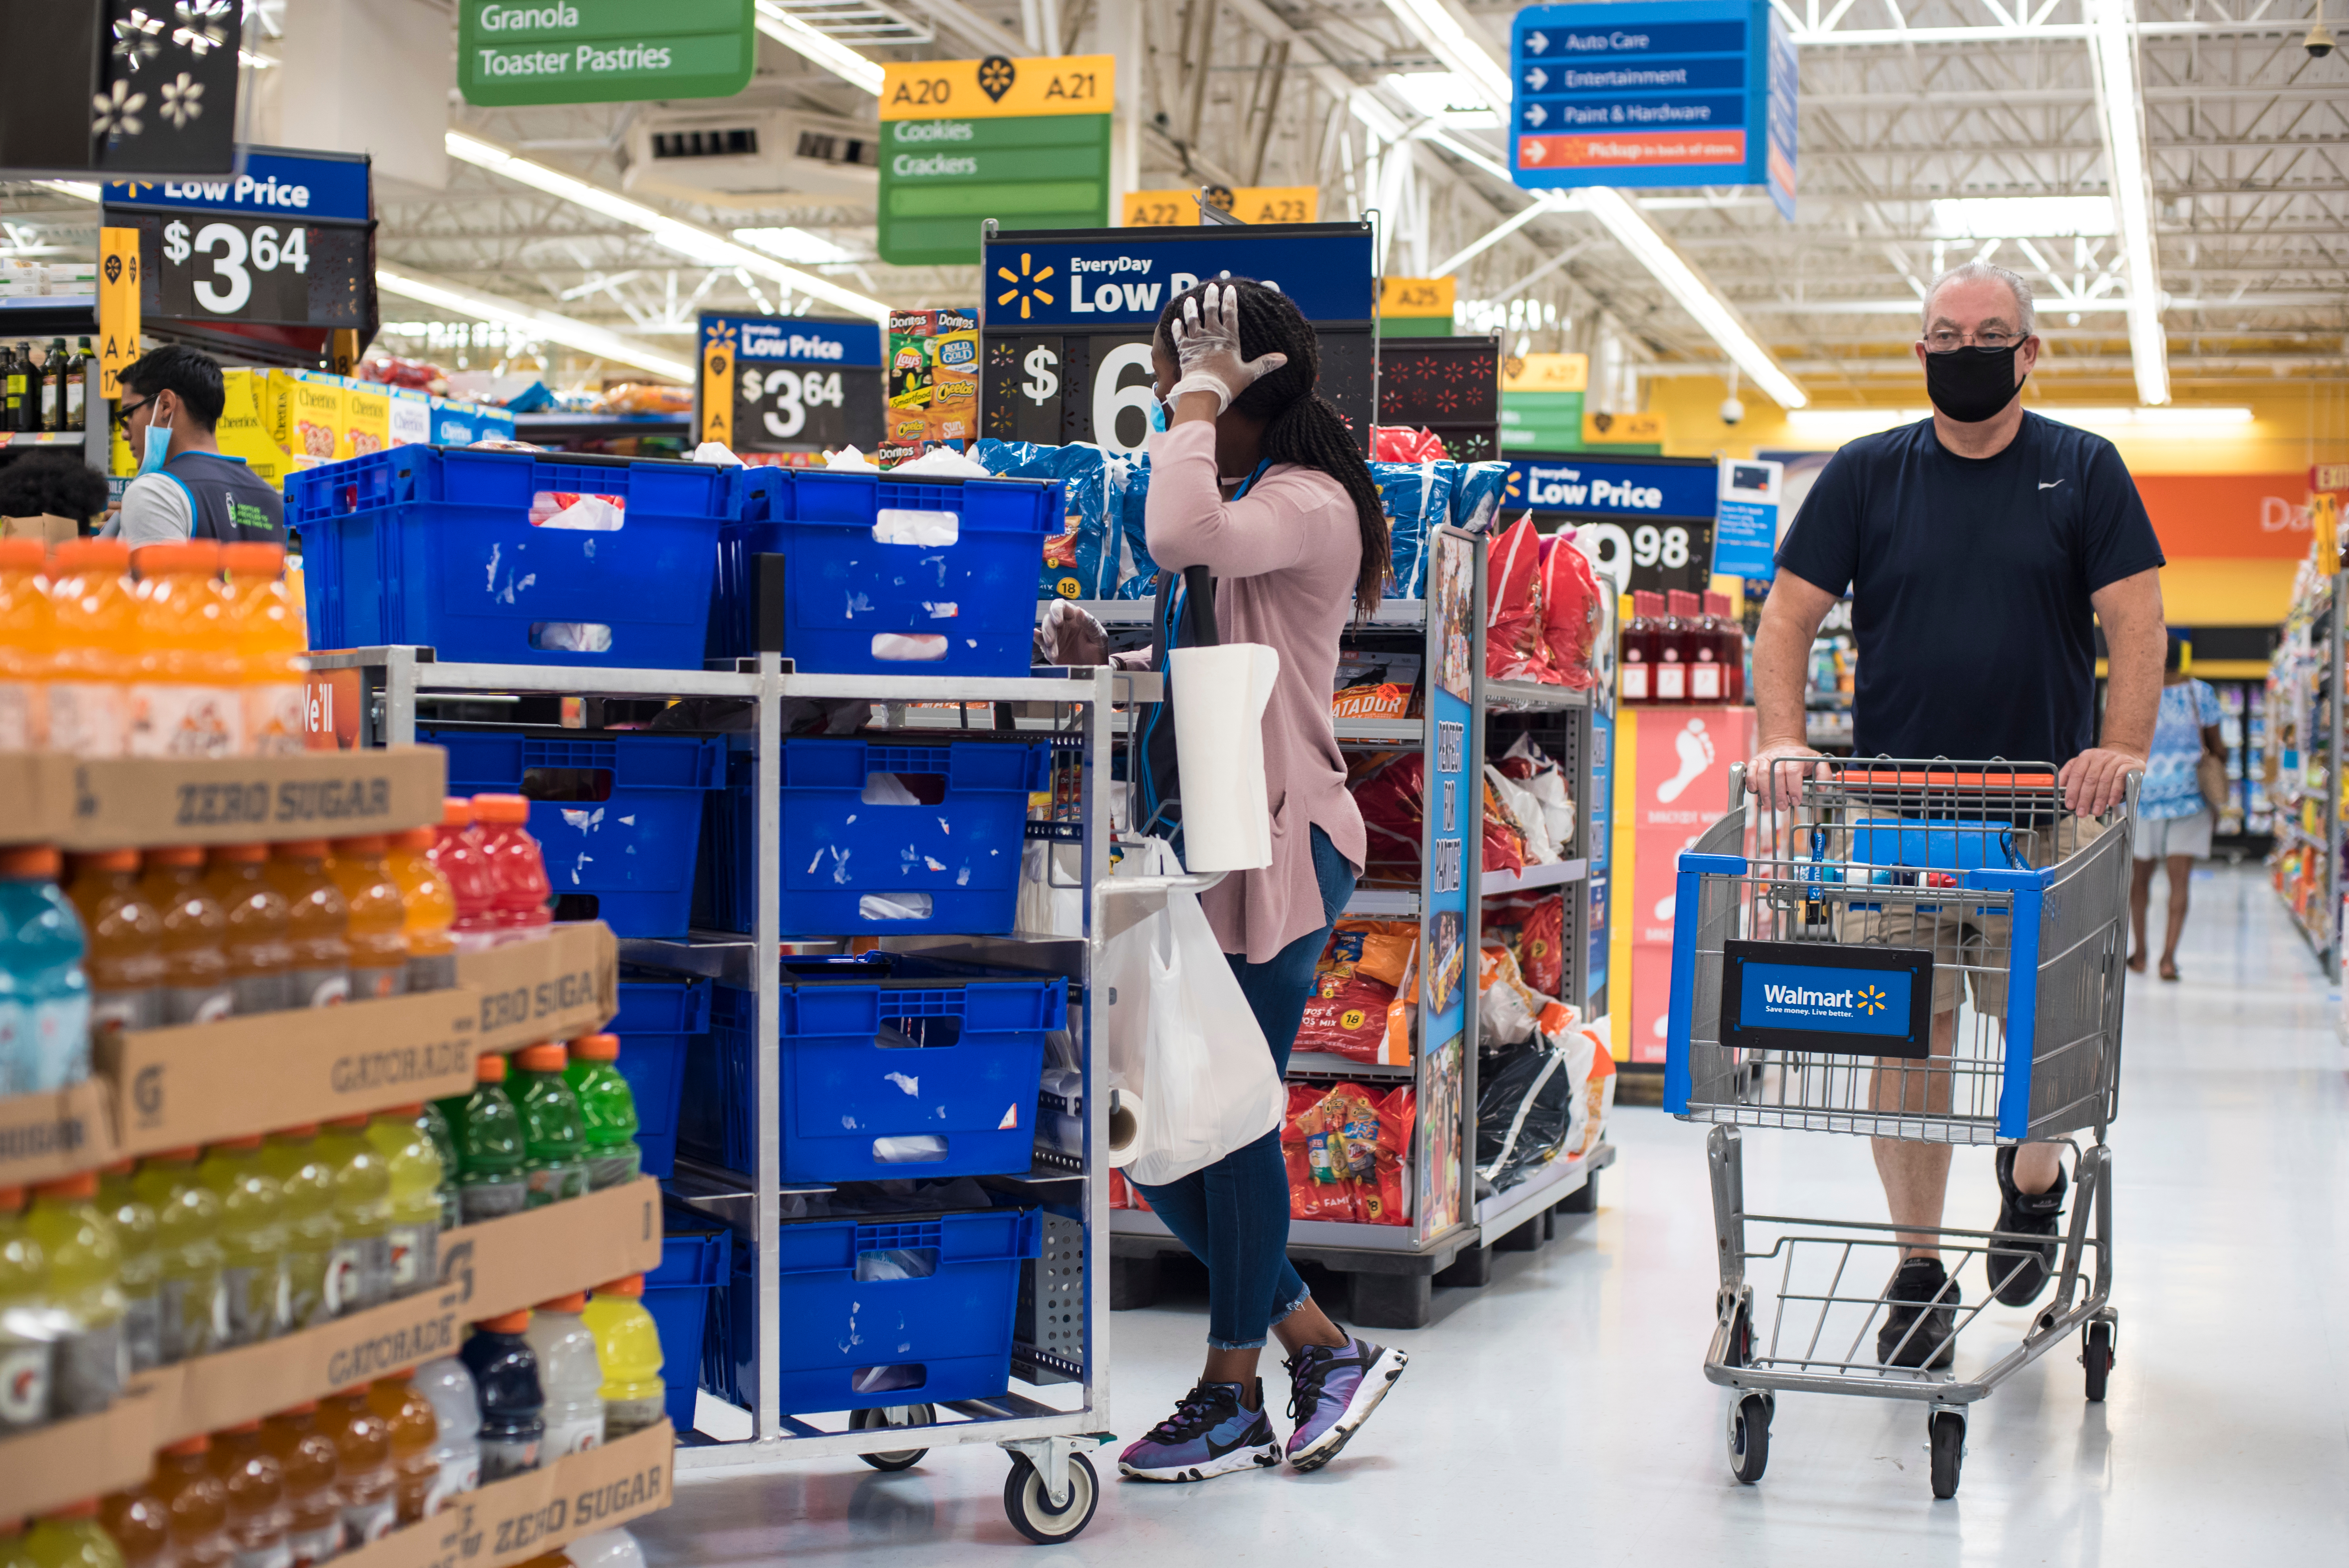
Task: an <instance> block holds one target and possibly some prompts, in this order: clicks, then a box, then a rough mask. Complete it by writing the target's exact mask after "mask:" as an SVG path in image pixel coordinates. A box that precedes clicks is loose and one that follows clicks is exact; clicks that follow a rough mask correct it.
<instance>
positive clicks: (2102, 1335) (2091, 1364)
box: [2080, 1323, 2113, 1405]
mask: <svg viewBox="0 0 2349 1568" xmlns="http://www.w3.org/2000/svg"><path fill="white" fill-rule="evenodd" d="M2080 1365H2081V1366H2083V1367H2086V1368H2087V1369H2088V1403H2090V1404H2091V1405H2101V1404H2103V1403H2104V1402H2105V1379H2106V1378H2107V1377H2111V1376H2112V1371H2113V1326H2112V1325H2111V1324H2109V1323H2092V1324H2090V1325H2088V1333H2087V1337H2086V1340H2085V1343H2084V1344H2083V1345H2082V1346H2081V1350H2080Z"/></svg>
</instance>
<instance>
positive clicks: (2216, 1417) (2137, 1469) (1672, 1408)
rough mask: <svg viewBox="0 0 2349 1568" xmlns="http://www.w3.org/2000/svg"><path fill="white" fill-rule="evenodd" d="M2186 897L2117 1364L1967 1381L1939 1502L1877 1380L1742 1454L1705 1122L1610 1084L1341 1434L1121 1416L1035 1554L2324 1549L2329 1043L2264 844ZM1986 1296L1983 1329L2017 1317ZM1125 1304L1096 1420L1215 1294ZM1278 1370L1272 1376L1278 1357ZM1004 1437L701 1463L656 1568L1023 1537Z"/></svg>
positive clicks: (1202, 1557)
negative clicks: (1556, 1225) (1720, 1366)
mask: <svg viewBox="0 0 2349 1568" xmlns="http://www.w3.org/2000/svg"><path fill="white" fill-rule="evenodd" d="M2160 897H2161V894H2160V892H2158V891H2157V893H2156V904H2155V909H2154V913H2153V918H2154V921H2155V922H2156V924H2155V929H2156V930H2157V931H2158V930H2159V929H2160V927H2159V921H2160V920H2161V918H2162V914H2161V906H2160V903H2159V900H2160ZM2195 901H2196V903H2195V909H2194V913H2193V918H2192V921H2191V923H2190V924H2189V928H2188V933H2187V940H2186V944H2185V947H2184V950H2183V953H2182V955H2181V959H2180V963H2181V965H2182V967H2183V969H2184V971H2185V975H2186V978H2185V980H2184V981H2183V982H2182V983H2181V984H2178V985H2160V984H2159V983H2158V982H2155V981H2152V980H2149V979H2148V980H2146V981H2142V982H2135V983H2133V984H2132V985H2131V988H2130V992H2129V999H2128V1023H2127V1037H2126V1038H2127V1068H2126V1072H2125V1077H2124V1087H2123V1095H2122V1111H2121V1119H2120V1120H2119V1121H2118V1122H2117V1123H2116V1125H2115V1129H2114V1134H2113V1147H2114V1150H2115V1174H2116V1183H2115V1209H2116V1228H2117V1232H2118V1245H2117V1248H2116V1275H2117V1278H2116V1303H2117V1305H2118V1307H2119V1310H2120V1313H2121V1315H2122V1338H2121V1343H2120V1356H2119V1361H2118V1364H2117V1366H2116V1368H2115V1369H2114V1373H2113V1380H2112V1389H2111V1396H2110V1398H2109V1400H2108V1401H2107V1402H2106V1404H2105V1405H2103V1406H2102V1407H2096V1406H2091V1405H2088V1404H2086V1403H2085V1401H2084V1400H2083V1399H2082V1398H2081V1373H2080V1368H2079V1367H2078V1365H2077V1364H2076V1362H2075V1360H2074V1358H2073V1353H2072V1352H2071V1351H2069V1350H2057V1351H2054V1352H2052V1353H2051V1354H2049V1355H2048V1356H2046V1357H2044V1358H2042V1359H2041V1360H2040V1361H2039V1362H2038V1363H2037V1364H2036V1365H2034V1366H2033V1367H2030V1368H2027V1369H2025V1370H2024V1371H2023V1373H2022V1374H2020V1375H2019V1376H2018V1377H2016V1378H2015V1379H2014V1380H2013V1381H2012V1382H2010V1383H2009V1384H2007V1385H2006V1386H2005V1387H2002V1389H2001V1390H2000V1391H1999V1392H1998V1393H1997V1394H1996V1395H1995V1396H1994V1397H1993V1398H1992V1399H1991V1400H1990V1401H1989V1402H1988V1403H1987V1404H1986V1405H1983V1406H1979V1407H1977V1408H1976V1413H1975V1417H1974V1420H1973V1424H1972V1429H1971V1433H1970V1434H1969V1451H1968V1455H1967V1460H1966V1464H1965V1471H1964V1482H1963V1485H1962V1487H1961V1491H1960V1492H1959V1494H1958V1496H1957V1498H1956V1499H1955V1500H1954V1501H1949V1502H1942V1503H1936V1502H1934V1501H1932V1498H1931V1494H1930V1491H1929V1489H1928V1485H1927V1480H1926V1476H1925V1470H1924V1465H1925V1449H1924V1420H1923V1416H1922V1414H1921V1412H1920V1410H1919V1409H1917V1408H1915V1407H1912V1406H1909V1405H1895V1404H1892V1403H1889V1402H1885V1401H1877V1400H1865V1399H1850V1398H1804V1397H1802V1396H1796V1395H1789V1396H1786V1397H1785V1398H1782V1399H1781V1400H1780V1401H1779V1404H1778V1413H1777V1418H1776V1421H1775V1426H1774V1428H1773V1442H1772V1450H1771V1458H1770V1468H1769V1473H1768V1475H1767V1477H1766V1478H1765V1479H1764V1480H1763V1482H1762V1484H1761V1485H1760V1486H1758V1487H1754V1488H1743V1487H1739V1486H1737V1485H1735V1484H1734V1483H1733V1481H1732V1480H1731V1479H1730V1477H1729V1475H1728V1472H1727V1469H1726V1466H1725V1463H1724V1459H1723V1437H1722V1432H1723V1416H1724V1411H1725V1408H1726V1407H1725V1398H1726V1396H1725V1395H1724V1394H1723V1393H1722V1392H1721V1391H1720V1390H1717V1389H1715V1388H1713V1387H1712V1386H1711V1385H1709V1384H1707V1383H1706V1382H1705V1381H1704V1379H1703V1377H1702V1375H1701V1373H1700V1372H1699V1369H1698V1367H1699V1363H1700V1360H1701V1358H1702V1353H1703V1349H1704V1345H1705V1341H1706V1338H1707V1336H1708V1334H1709V1332H1710V1326H1711V1316H1712V1302H1713V1284H1714V1272H1713V1229H1712V1221H1711V1217H1710V1209H1709V1202H1708V1199H1707V1196H1706V1188H1705V1181H1704V1161H1703V1151H1702V1130H1699V1129H1695V1128H1691V1127H1686V1126H1682V1125H1681V1124H1680V1123H1678V1122H1675V1121H1673V1120H1671V1119H1669V1118H1666V1117H1664V1116H1663V1115H1662V1114H1661V1112H1658V1111H1655V1110H1627V1111H1624V1112H1621V1113H1619V1116H1618V1118H1617V1127H1616V1131H1615V1134H1614V1136H1615V1138H1616V1140H1617V1141H1618V1143H1619V1145H1620V1146H1621V1149H1622V1151H1623V1156H1622V1163H1621V1164H1620V1165H1619V1166H1618V1167H1617V1168H1616V1169H1615V1170H1614V1171H1609V1173H1608V1175H1607V1179H1606V1181H1605V1184H1604V1185H1605V1192H1604V1197H1603V1200H1602V1207H1601V1211H1600V1212H1599V1214H1598V1215H1597V1217H1596V1218H1595V1219H1589V1220H1576V1221H1572V1222H1564V1223H1565V1224H1566V1226H1567V1228H1565V1229H1562V1230H1561V1232H1560V1234H1559V1237H1558V1239H1557V1240H1556V1241H1554V1242H1552V1243H1550V1244H1549V1245H1548V1246H1547V1247H1545V1248H1543V1249H1542V1250H1541V1251H1540V1252H1538V1253H1504V1254H1501V1255H1500V1256H1499V1257H1497V1258H1496V1259H1495V1270H1494V1276H1493V1281H1492V1283H1491V1284H1489V1285H1487V1286H1485V1288H1484V1289H1482V1290H1465V1289H1461V1290H1444V1291H1439V1292H1438V1293H1437V1318H1436V1321H1435V1322H1434V1323H1433V1325H1431V1326H1429V1327H1427V1328H1425V1329H1423V1330H1421V1331H1419V1332H1416V1333H1412V1334H1398V1335H1394V1336H1392V1338H1393V1339H1394V1340H1395V1341H1396V1342H1398V1343H1401V1344H1402V1345H1405V1346H1408V1347H1409V1348H1410V1350H1411V1352H1412V1355H1413V1364H1412V1367H1411V1369H1410V1371H1409V1372H1408V1373H1407V1374H1406V1375H1405V1376H1404V1377H1403V1379H1402V1382H1401V1383H1399V1384H1398V1385H1397V1386H1396V1390H1395V1392H1394V1394H1393V1396H1392V1398H1389V1400H1388V1401H1387V1403H1386V1405H1385V1406H1384V1407H1383V1408H1382V1409H1381V1411H1380V1413H1379V1415H1378V1417H1377V1418H1375V1419H1374V1420H1373V1421H1372V1422H1371V1425H1370V1426H1369V1427H1368V1428H1366V1429H1364V1432H1363V1435H1362V1436H1361V1438H1359V1439H1357V1440H1356V1441H1355V1443H1354V1445H1353V1446H1352V1447H1351V1448H1350V1449H1349V1450H1348V1451H1347V1453H1346V1454H1345V1455H1344V1456H1343V1457H1341V1458H1340V1460H1338V1461H1337V1462H1336V1463H1334V1464H1332V1465H1330V1467H1329V1468H1328V1469H1327V1470H1322V1471H1320V1472H1319V1473H1318V1474H1314V1475H1310V1476H1300V1475H1296V1474H1293V1473H1290V1472H1288V1471H1286V1470H1279V1471H1268V1472H1259V1473H1249V1474H1243V1475H1237V1476H1230V1477H1226V1478H1224V1479H1221V1480H1214V1481H1210V1482H1207V1483H1206V1484H1204V1485H1198V1486H1174V1487H1147V1486H1141V1485H1136V1484H1131V1483H1127V1484H1120V1483H1118V1482H1117V1481H1115V1480H1109V1479H1108V1478H1109V1477H1111V1476H1112V1475H1113V1473H1114V1464H1113V1456H1114V1452H1115V1450H1114V1449H1112V1450H1109V1451H1108V1452H1107V1453H1105V1454H1104V1455H1103V1456H1102V1458H1103V1461H1104V1462H1103V1463H1102V1466H1101V1469H1102V1474H1103V1476H1104V1479H1105V1481H1106V1491H1107V1495H1106V1496H1105V1497H1104V1498H1103V1499H1102V1504H1101V1510H1100V1513H1099V1514H1098V1516H1097V1517H1096V1519H1095V1520H1094V1522H1093V1524H1092V1528H1091V1529H1090V1530H1089V1531H1088V1532H1086V1533H1085V1534H1084V1535H1083V1536H1082V1537H1081V1538H1080V1539H1079V1540H1078V1541H1076V1542H1072V1543H1071V1544H1069V1545H1067V1546H1063V1547H1060V1548H1057V1549H1055V1552H1056V1559H1055V1560H1061V1561H1068V1562H1083V1563H1120V1564H1126V1563H1184V1564H1191V1563H1216V1564H1229V1565H1234V1568H1237V1565H1240V1564H1251V1563H1281V1564H1288V1565H1300V1568H1301V1565H1308V1564H1322V1563H1339V1562H1349V1563H1363V1562H1371V1563H1385V1562H1405V1561H1417V1562H1430V1561H1435V1562H1449V1563H1492V1564H1495V1565H1496V1568H1499V1565H1504V1564H1509V1563H1516V1562H1518V1561H1537V1562H1541V1563H1577V1562H1581V1563H1640V1564H1641V1565H1643V1568H1673V1565H1677V1564H1682V1563H1687V1564H1699V1565H1702V1568H1715V1565H1717V1564H1722V1563H1735V1562H1754V1561H1762V1562H1769V1563H1800V1564H1804V1565H1805V1568H1814V1565H1816V1568H1829V1565H1832V1564H1842V1563H1852V1564H1858V1565H1865V1568H1884V1565H1888V1564H1893V1563H1997V1564H1999V1565H2000V1568H2014V1565H2018V1564H2026V1563H2062V1564H2067V1565H2069V1564H2089V1563H2120V1564H2129V1565H2131V1568H2138V1565H2147V1564H2163V1563H2221V1564H2234V1563H2251V1564H2260V1565H2261V1568H2281V1565H2284V1564H2298V1563H2343V1562H2344V1561H2349V1486H2344V1478H2349V1420H2344V1414H2343V1412H2344V1409H2349V1333H2344V1330H2343V1328H2342V1327H2341V1320H2340V1319H2338V1318H2336V1316H2335V1315H2334V1311H2335V1309H2336V1308H2337V1307H2338V1306H2339V1305H2340V1304H2341V1303H2343V1302H2344V1301H2349V1223H2344V1219H2343V1217H2342V1216H2343V1215H2344V1212H2349V1210H2344V1204H2343V1202H2342V1199H2343V1197H2344V1193H2349V1082H2344V1065H2349V1052H2344V1049H2343V1047H2341V1046H2340V1045H2339V1044H2337V1043H2336V1041H2335V1039H2334V1037H2333V1030H2332V1027H2331V1025H2332V1010H2333V1006H2337V1003H2332V1002H2328V999H2327V997H2328V990H2329V988H2328V986H2327V985H2325V984H2324V983H2323V981H2322V980H2321V979H2320V977H2319V975H2318V974H2317V970H2316V966H2315V964H2314V962H2313V960H2312V959H2311V957H2310V956H2309V954H2308V950H2307V949H2306V948H2305V947H2304V946H2303V945H2302V944H2301V942H2300V940H2299V938H2298V937H2297V936H2296V935H2295V934H2293V933H2292V929H2291V927H2290V925H2289V923H2288V922H2287V920H2286V919H2285V917H2284V915H2283V914H2282V911H2281V909H2280V908H2279V906H2278V905H2277V903H2276V901H2275V897H2274V895H2273V894H2272V893H2271V892H2270V891H2269V890H2268V887H2267V884H2266V881H2265V878H2264V876H2263V875H2262V874H2261V872H2259V871H2258V869H2257V868H2251V869H2247V870H2241V871H2232V872H2229V871H2220V872H2206V873H2204V874H2202V875H2201V876H2199V877H2198V878H2197V880H2196V883H2195ZM1747 1183H1748V1194H1749V1201H1750V1202H1753V1203H1754V1205H1755V1206H1756V1207H1759V1206H1760V1205H1761V1204H1762V1203H1763V1202H1774V1203H1775V1202H1783V1203H1785V1204H1787V1205H1790V1206H1791V1205H1805V1206H1804V1207H1799V1208H1796V1209H1795V1212H1808V1213H1820V1214H1833V1213H1849V1214H1851V1215H1853V1216H1854V1217H1874V1216H1875V1214H1876V1213H1877V1212H1878V1207H1877V1205H1878V1204H1879V1203H1880V1201H1881V1200H1880V1195H1879V1194H1878V1191H1877V1189H1876V1186H1875V1183H1874V1179H1873V1173H1872V1171H1871V1169H1870V1166H1869V1163H1868V1150H1867V1147H1866V1145H1865V1144H1864V1143H1862V1142H1860V1141H1859V1140H1856V1139H1842V1138H1826V1137H1806V1138H1802V1139H1799V1140H1797V1139H1792V1138H1785V1137H1776V1136H1773V1135H1763V1136H1756V1137H1754V1138H1753V1139H1752V1140H1751V1141H1750V1142H1749V1144H1748V1160H1747ZM1951 1187H1952V1194H1953V1196H1952V1201H1951V1220H1950V1222H1951V1223H1952V1224H1978V1225H1987V1224H1989V1223H1990V1222H1991V1221H1992V1218H1993V1217H1994V1215H1995V1212H1996V1207H1997V1201H1996V1195H1995V1190H1994V1188H1993V1186H1992V1177H1991V1173H1990V1157H1989V1155H1988V1154H1987V1152H1982V1151H1972V1152H1961V1153H1960V1155H1959V1156H1958V1162H1957V1166H1956V1169H1955V1171H1954V1172H1953V1175H1952V1182H1951ZM1781 1194H1783V1196H1781ZM1993 1311H1994V1312H1995V1313H1997V1314H1999V1315H1998V1316H1993V1315H1990V1314H1986V1315H1984V1319H1983V1323H1982V1327H1992V1326H2002V1325H2019V1323H2020V1321H2021V1314H2019V1313H2010V1312H2006V1311H2005V1310H2004V1309H1993ZM1113 1323H1114V1333H1115V1336H1116V1341H1115V1343H1116V1348H1115V1355H1116V1364H1115V1365H1116V1377H1117V1379H1118V1397H1117V1408H1116V1411H1115V1415H1114V1422H1113V1424H1114V1427H1115V1429H1116V1430H1117V1431H1118V1432H1120V1433H1121V1434H1123V1435H1125V1436H1129V1437H1130V1436H1132V1435H1133V1434H1135V1433H1138V1432H1139V1431H1141V1430H1142V1429H1143V1428H1145V1427H1146V1426H1148V1425H1149V1424H1150V1423H1151V1422H1152V1421H1154V1420H1155V1419H1157V1418H1159V1417H1160V1416H1161V1415H1163V1414H1164V1412H1165V1411H1166V1409H1167V1408H1169V1406H1170V1404H1171V1402H1172V1401H1173V1399H1174V1398H1175V1396H1177V1395H1178V1394H1180V1393H1181V1392H1182V1391H1183V1390H1184V1389H1185V1387H1188V1386H1189V1384H1190V1382H1191V1380H1192V1378H1193V1377H1195V1375H1196V1372H1197V1368H1198V1365H1199V1348H1200V1340H1201V1336H1202V1334H1203V1332H1204V1328H1205V1311H1204V1305H1203V1304H1201V1303H1199V1302H1197V1301H1192V1302H1185V1303H1177V1304H1171V1305H1165V1306H1162V1307H1160V1308H1158V1309H1154V1310H1151V1311H1145V1312H1134V1313H1122V1314H1119V1315H1117V1317H1116V1318H1115V1319H1114V1320H1113ZM1969 1343H1971V1342H1969ZM1973 1353H1974V1354H1977V1355H1978V1354H1980V1350H1979V1347H1977V1348H1976V1350H1975V1351H1974V1352H1973ZM1964 1354H1966V1352H1965V1351H1964V1350H1963V1349H1961V1355H1964ZM1268 1381H1269V1382H1270V1384H1271V1386H1272V1387H1271V1393H1272V1397H1273V1398H1275V1399H1282V1398H1285V1395H1286V1390H1285V1388H1283V1387H1281V1386H1280V1379H1279V1377H1278V1371H1277V1370H1276V1371H1275V1372H1274V1375H1273V1377H1271V1378H1270V1379H1268ZM1004 1470H1005V1466H1004V1461H1003V1459H1002V1457H1001V1455H1000V1454H999V1453H998V1452H997V1451H996V1450H994V1449H953V1450H946V1451H942V1452H937V1453H934V1454H933V1455H932V1456H931V1458H930V1459H929V1460H926V1461H925V1462H924V1464H923V1465H922V1466H921V1467H920V1468H919V1469H917V1470H913V1471H909V1472H906V1473H904V1474H901V1475H895V1476H885V1475H881V1474H878V1473H876V1472H874V1471H872V1470H867V1469H866V1468H865V1467H864V1465H862V1464H861V1463H858V1462H857V1461H854V1460H831V1461H826V1462H823V1463H812V1464H807V1465H801V1466H793V1467H791V1468H788V1469H784V1470H777V1471H774V1472H772V1473H769V1474H761V1475H756V1476H748V1475H736V1476H730V1477H728V1478H725V1479H712V1480H688V1481H686V1483H685V1484H683V1485H682V1486H680V1488H679V1490H678V1503H677V1506H676V1507H675V1508H673V1509H671V1510H670V1511H667V1513H665V1514H661V1515H658V1516H657V1517H656V1518H654V1519H652V1520H650V1521H647V1522H646V1523H645V1525H644V1526H643V1527H642V1529H641V1530H640V1532H639V1533H640V1535H641V1538H642V1539H643V1541H644V1543H645V1547H646V1551H647V1556H648V1557H649V1558H650V1560H651V1561H652V1563H654V1564H656V1565H657V1568H667V1565H671V1564H686V1563H691V1564H723V1563H766V1562H774V1561H795V1562H802V1563H805V1562H812V1561H822V1562H823V1563H841V1564H854V1563H891V1564H893V1565H894V1564H898V1563H906V1562H913V1561H919V1562H921V1563H974V1562H980V1561H988V1562H998V1561H1004V1560H1006V1558H1005V1554H1006V1553H1014V1552H1019V1551H1025V1550H1029V1548H1028V1547H1027V1546H1026V1544H1025V1542H1022V1541H1021V1540H1020V1538H1019V1537H1018V1536H1017V1535H1016V1534H1015V1533H1014V1532H1012V1530H1011V1529H1010V1527H1009V1525H1008V1524H1007V1523H1006V1522H1005V1521H1004V1517H1003V1512H1002V1504H1001V1489H1002V1483H1003V1476H1004ZM1485 1553H1491V1555H1490V1556H1486V1555H1485ZM1757 1553H1759V1554H1760V1555H1757Z"/></svg>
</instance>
